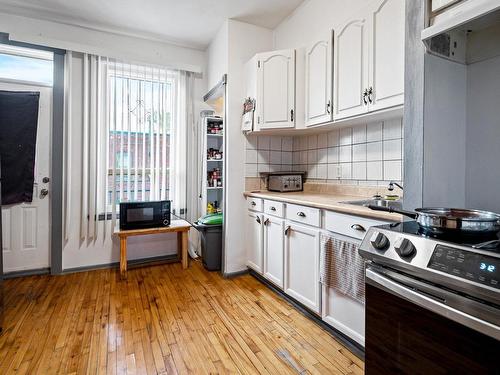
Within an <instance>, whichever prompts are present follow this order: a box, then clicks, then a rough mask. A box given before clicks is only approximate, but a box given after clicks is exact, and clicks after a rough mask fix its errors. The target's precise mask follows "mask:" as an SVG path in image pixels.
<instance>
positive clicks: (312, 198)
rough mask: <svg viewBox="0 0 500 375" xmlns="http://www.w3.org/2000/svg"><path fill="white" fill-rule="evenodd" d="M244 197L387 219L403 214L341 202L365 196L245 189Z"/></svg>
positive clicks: (393, 218) (396, 219) (400, 218)
mask: <svg viewBox="0 0 500 375" xmlns="http://www.w3.org/2000/svg"><path fill="white" fill-rule="evenodd" d="M243 194H244V195H245V196H246V197H254V198H262V199H270V200H275V201H280V202H285V203H292V204H298V205H302V206H309V207H316V208H321V209H325V210H329V211H335V212H339V213H344V214H350V215H356V216H364V217H367V218H371V219H381V220H387V221H402V220H403V216H402V215H399V214H391V213H389V212H383V211H373V210H370V209H369V208H368V207H364V206H356V205H353V204H348V203H342V202H345V201H356V200H363V199H367V198H366V197H360V196H353V195H341V194H330V193H329V194H326V193H313V192H291V193H279V192H272V191H246V192H244V193H243Z"/></svg>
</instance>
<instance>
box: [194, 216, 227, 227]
mask: <svg viewBox="0 0 500 375" xmlns="http://www.w3.org/2000/svg"><path fill="white" fill-rule="evenodd" d="M222 218H223V216H222V214H209V215H205V216H202V217H200V218H199V219H198V223H200V224H204V225H222Z"/></svg>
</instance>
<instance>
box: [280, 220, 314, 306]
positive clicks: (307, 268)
mask: <svg viewBox="0 0 500 375" xmlns="http://www.w3.org/2000/svg"><path fill="white" fill-rule="evenodd" d="M285 228H286V229H285V233H286V235H285V292H286V293H287V294H289V295H290V296H292V297H293V298H295V299H296V300H297V301H299V302H301V303H302V304H303V305H304V306H306V307H308V308H310V309H311V310H312V311H314V312H315V313H317V314H319V313H320V307H321V302H320V298H321V292H320V290H321V289H320V282H319V231H318V230H317V229H314V228H309V227H306V226H303V225H297V224H292V223H290V222H287V223H286V224H285Z"/></svg>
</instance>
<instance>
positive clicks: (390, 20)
mask: <svg viewBox="0 0 500 375" xmlns="http://www.w3.org/2000/svg"><path fill="white" fill-rule="evenodd" d="M375 5H376V6H375V9H374V11H373V12H372V15H371V23H372V38H371V39H372V40H371V43H370V65H369V67H370V74H369V76H370V85H369V88H368V90H369V94H370V96H369V102H370V103H369V107H370V111H377V110H380V109H384V108H389V107H393V106H396V105H401V104H403V103H404V56H405V51H404V47H405V2H404V1H401V0H379V1H377V2H376V3H375Z"/></svg>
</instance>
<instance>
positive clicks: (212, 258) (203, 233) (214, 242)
mask: <svg viewBox="0 0 500 375" xmlns="http://www.w3.org/2000/svg"><path fill="white" fill-rule="evenodd" d="M193 226H194V227H195V228H196V229H197V230H198V232H199V233H200V238H201V259H202V261H203V266H205V268H206V269H207V270H208V271H220V270H221V266H222V224H201V223H200V222H199V221H195V222H194V223H193Z"/></svg>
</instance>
